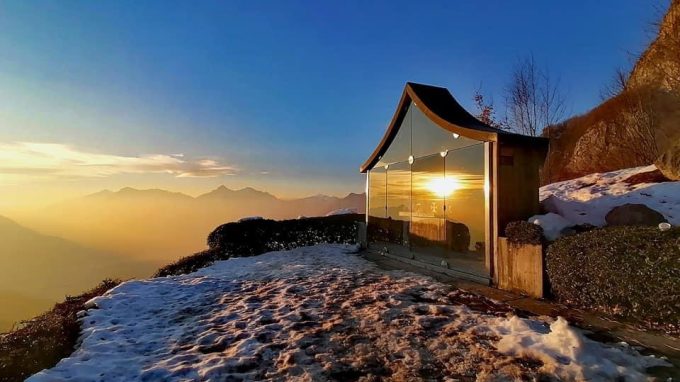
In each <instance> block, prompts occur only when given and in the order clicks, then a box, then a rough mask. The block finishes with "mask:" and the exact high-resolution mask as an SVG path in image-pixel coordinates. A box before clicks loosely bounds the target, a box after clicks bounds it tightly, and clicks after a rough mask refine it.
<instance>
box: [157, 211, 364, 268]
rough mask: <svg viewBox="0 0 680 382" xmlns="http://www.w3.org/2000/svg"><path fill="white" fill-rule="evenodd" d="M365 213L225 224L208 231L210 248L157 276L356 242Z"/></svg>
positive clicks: (177, 262)
mask: <svg viewBox="0 0 680 382" xmlns="http://www.w3.org/2000/svg"><path fill="white" fill-rule="evenodd" d="M360 221H364V215H361V214H348V215H336V216H326V217H312V218H302V219H292V220H265V219H260V220H248V221H242V222H234V223H227V224H223V225H221V226H219V227H217V228H215V230H214V231H212V232H211V233H210V235H208V249H207V250H205V251H202V252H198V253H196V254H194V255H191V256H187V257H183V258H181V259H179V260H178V261H176V262H174V263H172V264H169V265H167V266H165V267H163V268H161V269H159V270H158V271H157V272H156V274H155V275H154V277H163V276H171V275H179V274H186V273H191V272H194V271H196V270H198V269H200V268H203V267H205V266H208V265H210V264H212V263H213V262H215V261H218V260H226V259H228V258H231V257H247V256H256V255H260V254H262V253H265V252H270V251H283V250H289V249H293V248H298V247H305V246H310V245H316V244H321V243H343V244H354V243H356V240H357V225H356V223H357V222H360Z"/></svg>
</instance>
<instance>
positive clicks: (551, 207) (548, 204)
mask: <svg viewBox="0 0 680 382" xmlns="http://www.w3.org/2000/svg"><path fill="white" fill-rule="evenodd" d="M559 201H560V200H559V199H558V198H557V197H556V196H555V195H550V196H548V197H547V198H545V199H543V200H541V212H542V213H543V214H547V213H550V212H552V213H554V214H558V215H559V214H560V207H559Z"/></svg>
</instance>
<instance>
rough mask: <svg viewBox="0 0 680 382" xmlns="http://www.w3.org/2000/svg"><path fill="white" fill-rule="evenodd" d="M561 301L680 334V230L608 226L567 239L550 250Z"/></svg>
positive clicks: (556, 292) (550, 273)
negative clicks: (662, 230)
mask: <svg viewBox="0 0 680 382" xmlns="http://www.w3.org/2000/svg"><path fill="white" fill-rule="evenodd" d="M546 267H547V274H548V278H549V283H550V285H551V290H552V293H553V295H554V296H555V297H556V298H557V299H558V300H560V301H562V302H564V303H567V304H570V305H576V306H579V307H584V308H590V309H595V310H600V311H603V312H606V313H609V314H613V315H615V316H619V317H624V318H628V319H631V320H634V321H636V322H638V323H640V324H642V326H645V327H650V328H656V329H662V330H665V331H667V332H669V333H676V334H677V333H680V228H673V229H671V230H669V231H665V232H661V231H660V230H658V229H657V228H653V227H607V228H600V229H595V230H592V231H588V232H583V233H580V234H577V235H573V236H567V237H563V238H560V239H558V240H557V241H555V242H554V243H553V244H552V245H551V246H550V247H549V248H548V251H547V255H546Z"/></svg>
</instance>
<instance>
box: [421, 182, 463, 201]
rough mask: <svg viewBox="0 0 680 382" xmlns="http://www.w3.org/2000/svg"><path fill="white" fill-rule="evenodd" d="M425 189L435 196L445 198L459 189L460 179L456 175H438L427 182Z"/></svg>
mask: <svg viewBox="0 0 680 382" xmlns="http://www.w3.org/2000/svg"><path fill="white" fill-rule="evenodd" d="M427 189H428V190H430V191H431V192H432V193H434V194H435V195H437V196H440V197H442V198H446V197H449V196H451V194H453V193H454V192H455V191H456V190H458V189H460V181H459V180H458V178H456V177H446V178H441V177H438V178H434V179H432V180H430V181H429V182H428V183H427Z"/></svg>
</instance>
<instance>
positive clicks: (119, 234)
mask: <svg viewBox="0 0 680 382" xmlns="http://www.w3.org/2000/svg"><path fill="white" fill-rule="evenodd" d="M339 209H353V210H356V211H357V212H359V213H363V212H364V210H365V195H364V194H349V195H347V196H345V197H341V198H340V197H334V196H327V195H315V196H310V197H307V198H301V199H292V200H285V199H279V198H277V197H276V196H274V195H272V194H270V193H267V192H264V191H259V190H256V189H253V188H250V187H248V188H243V189H240V190H231V189H229V188H227V187H224V186H220V187H218V188H217V189H215V190H212V191H210V192H208V193H205V194H203V195H200V196H197V197H192V196H189V195H186V194H182V193H179V192H170V191H166V190H160V189H148V190H138V189H134V188H130V187H126V188H122V189H120V190H118V191H108V190H105V191H100V192H97V193H94V194H91V195H87V196H84V197H80V198H76V199H72V200H69V201H66V202H62V203H59V204H56V205H53V206H51V207H49V208H45V209H42V210H39V211H37V212H35V213H32V214H31V215H25V216H22V217H21V218H20V219H19V220H18V221H19V222H20V223H21V225H20V224H18V223H16V222H15V221H13V220H10V219H7V218H5V217H1V216H0V243H2V245H1V246H0V332H1V331H3V330H5V329H7V328H8V327H9V326H10V325H11V323H13V322H16V321H17V320H20V319H26V318H29V317H31V316H33V315H35V314H37V313H40V312H42V311H44V310H46V309H48V308H49V307H50V305H51V304H52V303H53V302H55V301H59V300H62V299H63V297H64V295H66V294H75V293H79V292H82V291H84V290H86V289H89V288H91V287H93V286H95V285H96V284H98V283H99V281H101V280H102V279H104V278H106V277H114V278H123V279H125V278H130V277H146V276H149V275H151V274H152V273H153V271H154V270H156V269H157V268H158V267H160V266H162V265H165V264H167V263H169V262H171V261H175V260H177V258H179V257H182V256H187V255H190V254H192V253H194V252H197V251H199V250H201V249H203V248H204V247H205V241H206V238H207V236H208V234H209V233H210V232H211V231H212V230H213V229H214V228H215V227H217V226H218V225H220V224H223V223H226V222H230V221H236V220H239V219H240V218H243V217H246V216H262V217H265V218H271V219H295V218H297V217H299V216H322V215H326V214H327V213H328V212H331V211H334V210H339Z"/></svg>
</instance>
